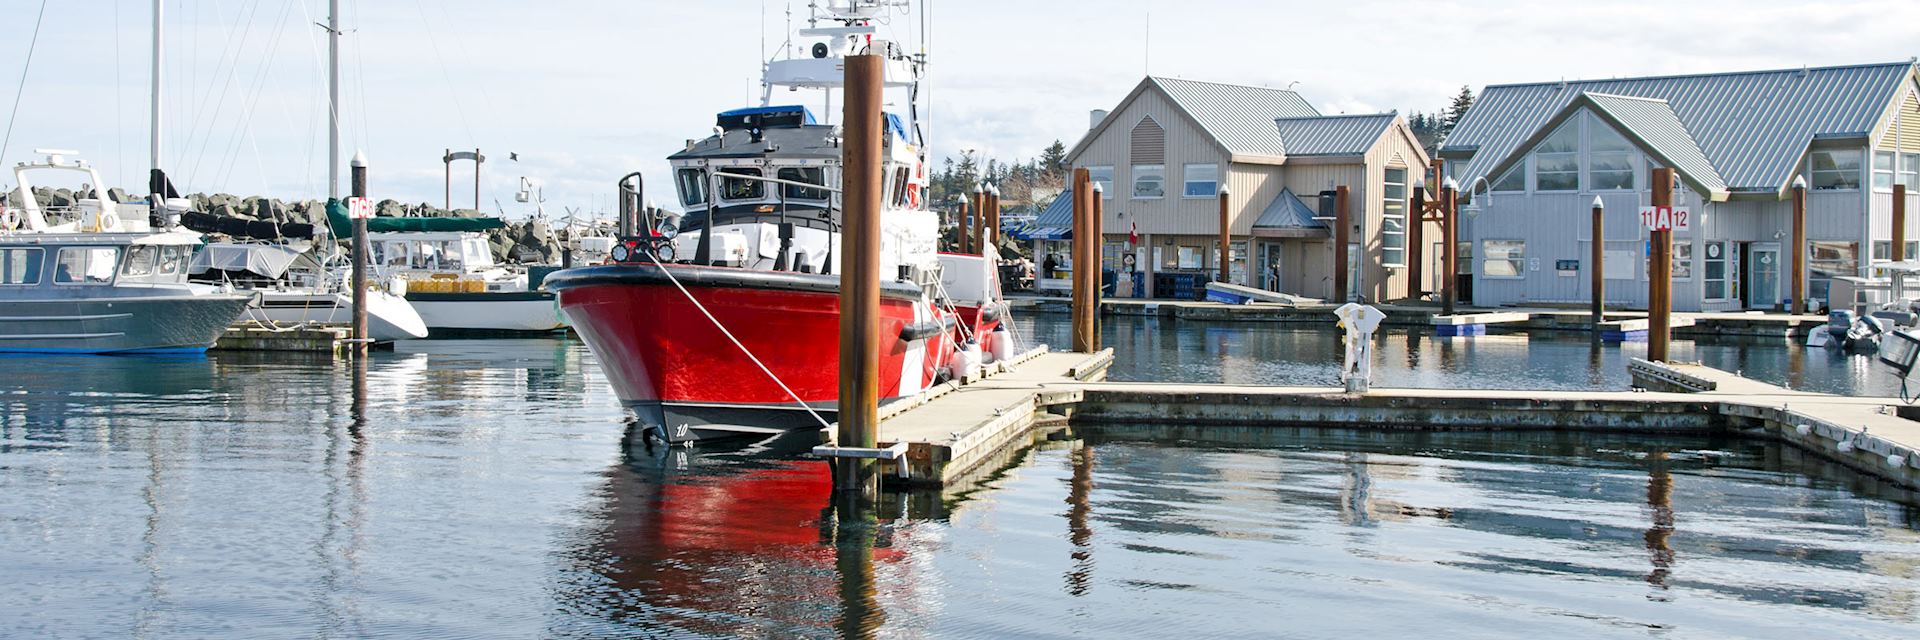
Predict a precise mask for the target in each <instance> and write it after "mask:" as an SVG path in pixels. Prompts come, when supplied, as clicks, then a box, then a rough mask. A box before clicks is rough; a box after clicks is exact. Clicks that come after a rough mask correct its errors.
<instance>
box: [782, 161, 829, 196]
mask: <svg viewBox="0 0 1920 640" xmlns="http://www.w3.org/2000/svg"><path fill="white" fill-rule="evenodd" d="M775 177H777V178H779V179H781V180H792V181H794V182H805V183H807V184H822V185H823V184H826V183H827V173H826V170H825V169H821V168H819V167H785V168H782V169H781V170H780V174H779V175H777V176H775ZM781 188H783V189H786V193H787V197H788V198H790V199H794V200H825V199H827V190H826V189H811V188H807V187H799V186H794V185H790V184H789V185H781Z"/></svg>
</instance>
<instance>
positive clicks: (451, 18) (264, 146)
mask: <svg viewBox="0 0 1920 640" xmlns="http://www.w3.org/2000/svg"><path fill="white" fill-rule="evenodd" d="M163 2H164V7H165V12H166V17H165V19H164V23H165V25H166V34H167V35H166V37H167V44H166V47H165V56H164V58H165V64H164V70H163V73H162V77H163V82H162V84H163V88H164V91H163V94H164V96H165V97H164V99H163V109H162V111H163V124H162V126H161V131H162V133H163V136H164V138H165V148H164V151H163V153H162V165H163V166H165V167H166V168H167V170H168V172H169V173H170V174H171V175H172V176H174V179H175V182H176V184H177V185H179V187H180V189H181V190H182V191H184V192H226V193H235V194H241V195H268V196H273V197H279V198H283V199H305V198H316V197H324V196H325V195H326V193H327V184H326V183H327V179H326V175H327V172H326V166H327V165H326V162H327V161H326V110H325V100H326V87H327V83H326V74H325V70H326V68H325V65H326V37H325V36H326V32H325V31H324V30H323V29H321V28H320V27H318V26H316V23H324V22H325V21H326V16H327V12H328V9H327V2H326V0H163ZM339 2H340V4H341V21H342V27H343V28H342V31H343V36H342V38H341V40H342V54H341V74H342V83H341V84H342V100H343V106H342V113H341V124H342V128H343V134H342V147H343V149H344V150H343V152H342V158H343V159H342V163H343V164H344V162H345V158H348V157H351V156H352V155H353V153H354V152H355V151H361V152H364V153H365V154H366V155H367V157H368V160H369V166H370V167H371V169H370V176H371V177H370V185H371V186H370V192H371V194H372V195H373V196H374V197H375V198H393V199H397V200H402V201H407V202H430V203H433V204H435V205H439V204H441V203H442V200H443V197H444V196H443V173H442V172H443V167H442V166H441V163H440V157H441V155H442V154H443V153H444V152H445V151H446V149H448V148H454V149H474V148H478V149H480V150H481V151H482V152H483V153H484V154H485V155H486V156H487V159H488V162H487V163H486V164H485V166H484V169H483V172H482V176H481V179H482V187H481V191H482V193H481V203H480V204H481V206H482V208H483V209H484V210H486V211H488V212H490V213H497V212H505V213H506V214H507V215H509V216H511V217H522V216H525V215H527V214H529V213H530V212H531V211H532V208H531V205H525V204H519V203H516V202H515V201H514V198H513V196H514V193H515V191H517V188H518V185H519V183H520V180H521V178H522V177H525V178H527V179H530V180H533V181H535V182H536V183H538V184H539V185H541V188H540V191H541V193H542V194H543V195H544V197H545V199H546V208H547V212H548V214H549V215H551V216H556V217H558V216H564V215H566V213H567V210H568V209H569V208H571V209H574V210H578V211H580V212H582V215H585V214H587V213H589V212H602V213H604V212H607V211H610V210H611V209H612V208H613V202H614V199H613V198H614V195H613V194H614V188H613V185H614V181H615V180H616V179H618V178H619V177H620V176H623V175H626V174H628V173H630V172H633V171H641V172H643V174H644V175H645V176H646V178H647V184H649V185H654V187H653V188H652V189H650V190H649V197H650V198H651V199H655V200H658V201H660V202H661V203H662V204H671V201H672V197H671V196H670V195H668V194H667V193H666V189H667V186H666V185H667V178H666V176H667V167H666V161H665V158H666V156H667V155H668V154H670V153H672V152H674V151H676V150H678V149H680V148H681V147H682V146H683V145H684V142H685V140H686V139H688V138H701V137H705V136H706V135H708V134H709V133H710V132H711V130H712V127H713V124H714V122H713V116H714V114H715V113H716V112H719V111H723V110H726V109H731V108H736V107H740V106H749V105H751V104H757V100H758V89H757V80H758V69H759V63H758V61H759V60H761V59H762V52H763V51H768V52H769V54H771V50H773V49H777V47H778V46H779V45H780V43H781V42H782V41H783V40H785V39H786V36H785V34H786V33H787V32H788V30H787V24H786V21H787V18H786V15H787V11H788V10H789V9H791V11H792V12H793V15H794V21H795V26H796V27H797V26H801V25H802V24H803V23H804V18H805V15H806V11H807V9H806V0H797V1H794V2H789V1H787V0H695V1H688V0H674V1H663V0H601V1H598V2H593V1H586V0H539V1H528V0H339ZM913 2H914V7H915V11H916V12H919V11H920V8H921V6H922V2H921V0H913ZM926 2H927V3H929V4H930V6H927V7H926V11H925V13H926V15H927V17H928V24H929V25H931V26H930V29H929V31H930V33H928V34H926V36H927V37H925V38H923V37H922V33H921V30H920V28H919V21H918V18H917V16H918V15H919V14H918V13H916V14H915V15H916V17H915V18H912V19H899V20H895V21H893V23H892V24H889V25H886V26H885V27H884V29H885V32H886V33H890V34H891V35H888V36H887V37H890V38H892V39H895V40H899V41H903V42H907V43H921V42H922V41H923V40H924V41H925V43H926V44H927V46H928V50H929V54H930V60H931V63H930V65H929V70H928V79H927V84H926V90H925V98H926V101H927V113H928V117H929V123H928V124H929V137H930V141H931V146H932V147H933V153H934V156H935V158H936V159H937V158H940V157H944V156H957V155H958V154H959V153H960V151H961V150H964V149H972V150H977V151H978V152H979V153H982V154H984V155H987V156H992V157H998V158H1006V159H1012V158H1031V157H1033V156H1035V155H1037V154H1038V153H1039V152H1040V150H1041V149H1043V148H1045V147H1046V146H1047V145H1048V144H1050V143H1052V142H1053V141H1054V140H1060V141H1062V142H1064V143H1066V144H1067V145H1069V146H1071V145H1072V144H1073V143H1074V142H1075V141H1076V140H1077V139H1078V138H1079V136H1080V135H1081V134H1082V133H1084V132H1085V131H1086V128H1087V122H1088V118H1087V112H1088V111H1089V110H1091V109H1110V108H1112V107H1113V106H1114V105H1115V104H1116V103H1118V102H1119V100H1120V99H1121V98H1123V97H1125V95H1126V94H1127V92H1128V91H1130V90H1131V89H1132V88H1133V87H1134V86H1135V85H1136V84H1138V83H1139V82H1140V80H1141V78H1142V77H1143V76H1144V75H1146V74H1148V73H1151V74H1153V75H1161V76H1172V77H1182V78H1189V79H1196V80H1211V81H1218V82H1230V83H1237V84H1248V85H1263V86H1272V87H1288V86H1291V87H1293V89H1294V90H1296V91H1298V92H1299V93H1300V94H1301V95H1302V96H1303V97H1305V98H1306V99H1307V100H1308V101H1309V102H1311V103H1312V104H1314V105H1315V106H1316V107H1317V108H1319V109H1320V111H1321V112H1322V113H1372V112H1381V111H1389V110H1399V111H1401V112H1403V113H1404V112H1407V111H1410V110H1417V111H1434V110H1438V109H1440V108H1442V107H1444V106H1445V105H1446V104H1447V102H1448V101H1449V99H1450V98H1451V97H1452V95H1453V94H1454V93H1456V92H1457V91H1458V90H1459V88H1460V87H1461V86H1463V85H1465V86H1470V87H1472V88H1473V89H1474V91H1475V92H1476V93H1477V92H1478V91H1479V90H1480V88H1481V87H1484V86H1486V85H1489V84H1501V83H1513V82H1542V81H1554V80H1560V79H1569V80H1571V79H1585V78H1610V77H1628V76H1642V75H1664V74H1680V73H1706V72H1717V71H1741V70H1753V69H1777V68H1798V67H1801V66H1823V65H1838V64H1858V63H1875V62H1889V61H1898V60H1907V59H1910V58H1912V57H1913V56H1915V55H1920V38H1915V37H1914V32H1913V31H1912V28H1911V25H1914V24H1920V2H1913V1H1912V0H1889V1H1881V0H1868V1H1861V2H1826V3H1822V2H1807V1H1795V2H1779V1H1773V0H1746V1H1738V2H1734V1H1718V0H1714V1H1700V2H1690V1H1684V0H1668V1H1663V2H1637V1H1621V2H1608V1H1601V0H1596V1H1590V2H1582V3H1578V4H1575V3H1568V2H1537V1H1508V0H1485V1H1477V2H1462V1H1453V2H1449V1H1445V0H1428V1H1424V2H1383V1H1375V0H1342V1H1340V2H1312V3H1307V2H1287V1H1253V0H1242V1H1226V0H1177V1H1176V0H1101V1H1096V2H1064V1H1057V0H1025V1H1019V2H1016V1H1010V0H964V1H956V0H926ZM42 6H43V5H42V0H0V16H4V18H0V109H8V111H7V112H5V113H4V114H0V115H6V116H8V117H7V119H6V122H7V127H8V130H9V133H8V135H7V139H6V140H5V148H4V149H0V161H3V162H6V163H7V164H8V165H9V166H10V165H11V164H12V163H15V162H19V161H22V160H27V159H30V158H33V157H34V154H33V153H32V152H33V150H34V149H35V148H62V149H73V150H78V151H80V152H81V154H80V155H81V157H83V158H85V159H87V160H89V161H90V162H92V163H93V164H94V165H95V166H96V167H99V168H100V170H101V172H102V174H103V179H104V180H106V181H107V182H108V183H109V184H112V185H124V186H126V187H127V188H129V190H131V191H134V192H136V193H139V192H143V191H144V183H145V173H146V170H147V168H148V166H149V163H148V131H149V126H148V122H149V110H148V100H149V82H150V66H151V64H152V60H153V58H152V41H151V28H152V24H153V22H152V2H150V1H149V0H46V1H45V4H44V7H45V9H44V11H45V15H44V18H43V19H42V20H41V24H40V27H39V30H38V36H37V42H33V41H34V40H35V37H36V36H35V16H36V14H37V13H38V12H39V11H41V8H42ZM30 42H33V46H32V47H29V43H30ZM802 44H805V43H802ZM30 49H31V64H29V50H30ZM15 87H24V91H18V92H16V91H15ZM16 102H17V106H15V104H16ZM775 102H776V103H782V102H787V100H783V99H780V98H779V97H776V100H775ZM811 103H812V104H814V105H816V106H815V108H816V110H818V109H819V108H820V107H819V106H818V105H819V101H818V98H817V97H815V98H812V99H811ZM836 108H837V104H836ZM834 119H835V120H837V119H838V117H837V114H836V115H835V116H834ZM509 153H512V154H516V155H517V156H518V160H517V161H514V160H509V158H508V154H509ZM936 162H937V160H936ZM454 174H455V176H454V182H455V185H454V187H453V193H454V196H453V203H454V205H455V206H461V207H467V206H472V204H473V196H472V179H473V174H472V165H471V164H469V163H458V164H456V165H455V168H454ZM342 175H343V178H342V188H345V182H344V181H345V178H344V175H345V169H344V168H343V169H342ZM0 182H4V183H5V184H7V185H8V186H9V187H10V186H11V184H12V183H13V179H12V176H11V175H7V176H5V177H4V178H0Z"/></svg>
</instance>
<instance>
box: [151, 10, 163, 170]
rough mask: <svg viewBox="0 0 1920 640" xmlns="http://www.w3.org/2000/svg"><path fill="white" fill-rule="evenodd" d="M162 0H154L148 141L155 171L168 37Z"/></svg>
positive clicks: (157, 165) (157, 166) (158, 165)
mask: <svg viewBox="0 0 1920 640" xmlns="http://www.w3.org/2000/svg"><path fill="white" fill-rule="evenodd" d="M162 1H163V0H153V92H152V93H153V105H152V106H153V108H152V110H151V111H152V113H151V114H150V115H151V116H152V118H153V121H152V123H151V124H150V129H151V131H150V132H149V134H148V140H147V143H148V147H149V151H150V152H151V156H150V157H149V158H148V161H149V162H150V163H151V164H150V166H151V168H152V169H153V170H154V171H159V170H160V52H161V50H162V49H161V45H162V44H163V43H164V42H165V37H166V36H165V31H163V30H162V29H161V28H160V23H161V17H162V16H163V15H164V14H163V11H164V9H163V8H162V6H161V3H162Z"/></svg>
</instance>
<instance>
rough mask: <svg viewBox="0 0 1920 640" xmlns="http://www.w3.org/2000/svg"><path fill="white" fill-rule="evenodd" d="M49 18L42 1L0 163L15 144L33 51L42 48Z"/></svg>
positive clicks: (2, 141)
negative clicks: (15, 127) (43, 25)
mask: <svg viewBox="0 0 1920 640" xmlns="http://www.w3.org/2000/svg"><path fill="white" fill-rule="evenodd" d="M46 17H47V0H40V13H39V15H37V16H35V17H34V18H33V39H31V40H28V41H27V63H26V64H25V65H23V66H21V67H20V86H19V87H18V88H16V89H14V92H13V113H11V114H8V115H7V135H6V137H4V138H0V161H4V160H5V158H6V157H7V147H8V146H10V145H12V144H13V123H14V122H16V121H18V120H19V119H20V97H21V96H23V95H26V93H27V72H29V71H32V70H33V50H34V49H36V48H38V47H39V46H40V23H41V21H42V20H43V19H44V18H46Z"/></svg>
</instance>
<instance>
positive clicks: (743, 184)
mask: <svg viewBox="0 0 1920 640" xmlns="http://www.w3.org/2000/svg"><path fill="white" fill-rule="evenodd" d="M721 171H723V172H725V173H733V174H739V175H743V176H759V175H760V170H759V169H752V168H748V167H722V168H721ZM720 197H721V198H722V199H726V200H759V199H761V198H765V197H767V183H765V182H761V181H759V180H748V179H746V178H726V177H723V178H720Z"/></svg>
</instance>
